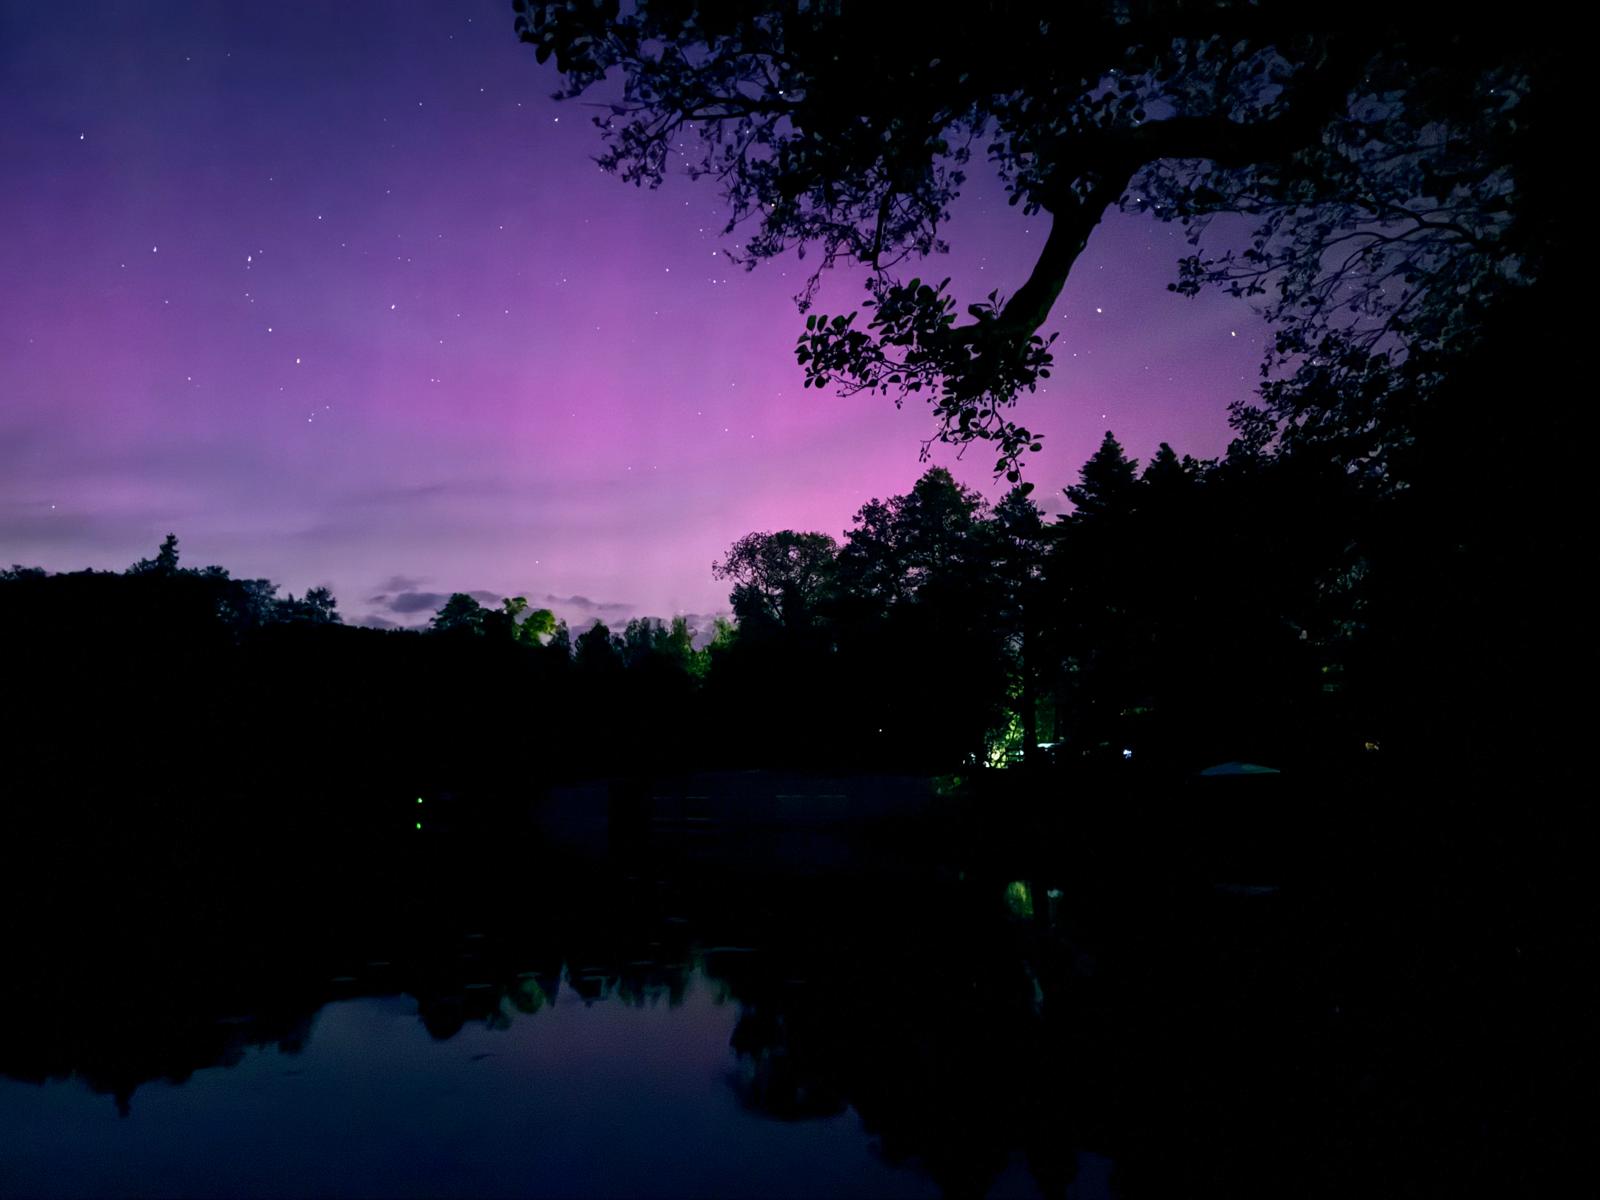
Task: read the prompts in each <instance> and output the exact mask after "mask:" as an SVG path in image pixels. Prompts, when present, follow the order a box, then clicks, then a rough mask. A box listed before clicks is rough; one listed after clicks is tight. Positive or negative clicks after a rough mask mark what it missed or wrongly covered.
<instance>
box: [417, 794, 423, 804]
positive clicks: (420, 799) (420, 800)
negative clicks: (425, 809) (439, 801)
mask: <svg viewBox="0 0 1600 1200" xmlns="http://www.w3.org/2000/svg"><path fill="white" fill-rule="evenodd" d="M417 803H418V804H421V803H422V797H421V796H418V797H417Z"/></svg>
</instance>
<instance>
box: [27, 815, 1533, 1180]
mask: <svg viewBox="0 0 1600 1200" xmlns="http://www.w3.org/2000/svg"><path fill="white" fill-rule="evenodd" d="M680 817H681V814H680ZM568 832H569V833H570V830H569V831H568ZM590 832H591V833H592V831H590ZM1019 843H1020V844H1019ZM1123 849H1124V851H1126V849H1127V848H1126V847H1124V848H1123ZM111 853H112V851H111V850H106V851H104V854H111ZM1104 857H1105V856H1103V855H1101V854H1099V853H1097V851H1096V848H1095V847H1082V846H1078V847H1067V846H1059V845H1037V844H1028V839H1013V840H1011V841H1009V842H1008V841H1007V839H1005V838H981V837H976V836H974V835H973V831H972V830H970V829H968V830H956V831H954V833H953V834H952V831H950V830H948V829H945V830H942V831H939V832H937V833H936V834H930V833H929V832H928V830H927V829H925V828H923V827H922V826H916V825H894V824H891V825H888V826H880V827H877V828H857V827H853V826H845V825H840V824H838V823H837V822H835V823H833V824H825V825H824V826H821V827H817V826H812V827H805V828H802V827H798V826H795V825H793V824H791V825H789V826H784V827H772V826H769V827H765V828H761V829H743V830H741V829H736V828H728V827H725V826H723V825H719V824H718V823H717V822H715V821H706V820H701V819H699V818H688V819H677V820H673V821H667V822H661V821H656V822H654V823H653V824H646V825H644V826H640V827H639V828H636V829H631V830H627V831H624V830H616V829H613V830H611V831H610V832H609V834H608V835H607V836H603V837H599V838H595V837H591V836H588V835H584V836H563V837H557V838H551V837H549V836H535V835H533V834H518V835H516V836H506V837H495V838H470V837H467V836H464V835H461V836H443V835H441V836H439V837H432V836H429V835H427V834H424V835H422V836H421V837H419V838H416V839H412V840H403V839H395V838H386V839H377V840H374V841H373V842H372V843H370V844H365V845H362V846H356V847H352V846H343V847H340V848H338V850H337V852H335V851H334V850H333V849H332V848H329V847H320V848H314V847H311V846H304V847H301V848H299V849H298V850H294V851H292V850H290V849H288V848H285V847H282V846H274V847H271V848H270V851H260V852H257V853H254V854H248V855H247V854H245V853H244V852H243V851H242V850H236V852H234V853H231V854H223V855H214V856H204V855H198V854H195V853H193V852H191V851H182V852H178V851H174V852H173V853H172V854H171V855H170V856H168V857H167V858H165V859H162V858H161V857H160V856H155V857H154V858H152V859H150V860H149V861H146V862H144V863H143V864H142V865H140V866H138V867H137V868H130V867H129V866H128V865H127V864H126V863H124V864H123V865H122V868H121V869H120V870H112V869H111V868H110V866H109V865H108V861H107V859H106V858H105V857H104V856H102V857H100V858H97V859H94V860H93V861H87V860H84V859H81V858H75V857H73V856H67V857H66V858H64V859H63V860H61V861H59V862H55V863H52V864H48V865H46V866H42V867H41V868H40V870H39V873H38V875H37V877H36V878H34V879H33V880H32V881H31V882H30V883H29V886H28V888H27V889H26V891H25V892H23V891H21V890H20V889H19V890H16V891H14V892H13V894H12V895H11V896H10V897H9V899H10V900H11V905H10V907H9V908H8V910H7V911H8V912H9V913H10V921H9V923H8V925H7V934H8V938H9V941H8V947H9V950H8V953H9V955H10V958H9V971H8V975H7V981H6V984H5V990H4V991H3V992H0V1017H3V1021H0V1195H5V1196H34V1195H37V1196H102V1195H183V1196H212V1195H239V1196H279V1195H319V1196H321V1195H338V1196H358V1195H359V1196H367V1195H388V1196H436V1195H519V1196H524V1195H548V1196H757V1195H759V1196H818V1195H830V1196H941V1195H949V1196H994V1197H1003V1196H1049V1197H1078V1198H1084V1200H1087V1198H1091V1197H1113V1196H1116V1197H1130V1196H1172V1195H1196V1194H1216V1195H1224V1194H1225V1195H1232V1196H1242V1195H1261V1196H1269V1195H1271V1196H1296V1195H1348V1194H1367V1195H1401V1194H1430V1193H1433V1192H1434V1191H1435V1189H1436V1188H1438V1187H1441V1186H1444V1185H1446V1184H1448V1183H1449V1181H1452V1180H1463V1179H1466V1178H1469V1177H1472V1176H1476V1177H1478V1178H1479V1179H1482V1178H1487V1177H1488V1175H1487V1174H1486V1173H1488V1172H1504V1171H1505V1170H1506V1169H1507V1167H1508V1164H1513V1165H1514V1164H1515V1163H1516V1162H1518V1161H1520V1159H1521V1156H1522V1155H1524V1153H1525V1147H1524V1146H1523V1145H1522V1143H1520V1142H1519V1141H1518V1140H1517V1138H1516V1136H1515V1133H1516V1128H1517V1125H1518V1121H1519V1120H1520V1117H1519V1113H1520V1112H1521V1111H1522V1110H1521V1107H1520V1106H1522V1105H1523V1103H1524V1096H1523V1091H1524V1090H1525V1088H1526V1085H1524V1084H1523V1083H1522V1082H1521V1075H1520V1074H1519V1073H1518V1071H1517V1068H1516V1064H1515V1056H1516V1054H1517V1052H1518V1050H1517V1046H1516V1045H1515V1039H1514V1038H1510V1037H1509V1035H1507V1033H1506V1030H1508V1029H1511V1028H1513V1027H1514V1025H1515V1022H1516V1020H1517V1019H1518V1014H1519V1013H1520V1011H1521V1010H1520V1008H1519V1007H1518V1006H1519V1005H1520V1004H1521V1003H1522V999H1521V994H1520V992H1519V991H1518V990H1517V988H1518V986H1520V985H1518V984H1517V983H1516V980H1515V979H1511V978H1509V977H1507V976H1506V975H1505V974H1504V970H1505V968H1504V966H1503V964H1501V963H1500V962H1499V959H1498V958H1497V957H1496V955H1497V954H1498V953H1499V943H1498V940H1497V939H1498V938H1499V937H1500V936H1501V935H1502V933H1505V930H1503V929H1501V928H1499V927H1497V926H1496V925H1495V924H1494V922H1493V920H1492V919H1490V920H1487V923H1486V920H1483V919H1477V918H1472V919H1469V918H1468V916H1467V914H1466V910H1464V909H1463V908H1462V907H1461V901H1460V899H1459V898H1458V897H1441V895H1438V894H1435V892H1433V891H1430V890H1429V889H1426V888H1413V889H1412V890H1410V891H1395V890H1394V889H1392V888H1388V889H1387V890H1386V891H1383V892H1382V893H1381V894H1378V895H1375V894H1374V889H1377V888H1379V887H1380V881H1377V880H1375V879H1371V878H1361V877H1359V876H1354V875H1353V876H1351V878H1349V879H1347V880H1344V881H1342V882H1339V883H1336V884H1330V883H1329V882H1328V881H1327V880H1325V879H1324V880H1318V881H1316V882H1314V883H1308V882H1304V881H1297V880H1295V879H1292V878H1273V877H1270V872H1268V873H1266V874H1261V873H1258V874H1256V875H1254V876H1237V875H1236V876H1234V877H1215V876H1216V873H1215V872H1210V873H1208V872H1206V871H1205V870H1193V869H1181V870H1175V869H1173V866H1172V864H1171V863H1170V862H1156V861H1155V860H1151V861H1150V863H1149V864H1148V869H1147V870H1144V871H1141V870H1140V869H1139V867H1138V864H1139V862H1140V861H1141V859H1140V856H1139V855H1138V854H1137V853H1135V854H1131V855H1130V854H1128V853H1126V852H1124V853H1123V854H1122V855H1120V856H1115V867H1114V869H1109V867H1108V866H1107V864H1106V863H1105V862H1100V866H1101V867H1102V868H1106V869H1096V864H1097V862H1099V860H1101V859H1103V858H1104ZM1381 886H1383V887H1387V885H1381ZM1489 915H1490V916H1492V914H1489ZM1478 916H1479V917H1483V916H1485V914H1483V913H1479V914H1478ZM1506 936H1510V934H1506ZM1486 947H1487V948H1486ZM1497 972H1499V973H1498V974H1497ZM1469 1033H1471V1034H1475V1035H1476V1041H1472V1040H1471V1039H1470V1038H1469V1037H1467V1035H1468V1034H1469Z"/></svg>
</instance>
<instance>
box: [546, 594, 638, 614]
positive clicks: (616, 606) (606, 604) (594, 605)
mask: <svg viewBox="0 0 1600 1200" xmlns="http://www.w3.org/2000/svg"><path fill="white" fill-rule="evenodd" d="M543 603H545V604H559V605H561V606H562V607H564V608H575V609H577V610H578V611H580V612H586V613H611V614H612V615H614V616H615V615H621V614H622V613H629V612H632V611H633V605H631V604H623V603H621V602H620V601H615V600H591V599H589V597H587V596H557V595H555V594H554V593H553V592H546V593H545V595H544V600H543Z"/></svg>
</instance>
